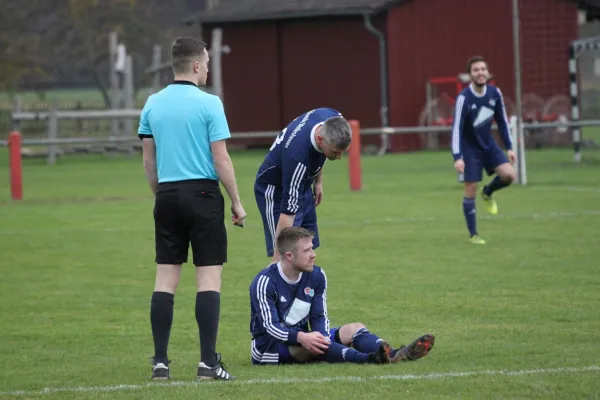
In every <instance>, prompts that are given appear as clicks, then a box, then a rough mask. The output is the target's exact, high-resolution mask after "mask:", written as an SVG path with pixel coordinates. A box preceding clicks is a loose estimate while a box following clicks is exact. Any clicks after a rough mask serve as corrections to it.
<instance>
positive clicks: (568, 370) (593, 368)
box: [0, 365, 600, 396]
mask: <svg viewBox="0 0 600 400" xmlns="http://www.w3.org/2000/svg"><path fill="white" fill-rule="evenodd" d="M598 371H600V366H598V365H590V366H588V367H579V368H577V367H562V368H544V369H521V370H514V371H507V370H496V371H466V372H432V373H429V374H423V375H413V374H408V375H379V376H366V377H362V376H332V377H323V378H316V379H304V378H272V379H249V380H235V381H230V382H222V381H221V382H218V381H208V382H198V381H174V382H170V383H145V384H138V385H133V384H122V385H114V386H80V387H70V388H46V389H43V390H15V391H11V392H0V396H39V395H44V394H53V393H64V392H119V391H125V390H139V389H149V388H155V387H192V386H200V385H215V384H225V385H267V384H273V383H275V384H286V383H294V384H298V383H304V384H307V383H328V382H369V381H379V380H394V381H413V380H439V379H448V378H465V377H472V376H520V375H541V374H577V373H583V372H598Z"/></svg>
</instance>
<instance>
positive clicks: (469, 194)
mask: <svg viewBox="0 0 600 400" xmlns="http://www.w3.org/2000/svg"><path fill="white" fill-rule="evenodd" d="M467 72H468V73H469V76H470V78H471V84H470V85H469V87H467V88H465V89H464V90H463V91H462V92H461V93H460V94H459V95H458V97H457V99H456V109H455V112H454V122H453V127H452V155H453V157H454V168H455V169H456V171H457V172H458V173H459V174H460V175H459V179H460V180H461V181H462V182H464V185H465V193H464V199H463V213H464V215H465V220H466V222H467V228H468V230H469V235H470V241H471V243H474V244H485V240H483V239H482V238H481V237H480V236H479V234H478V233H477V223H476V212H475V197H476V194H477V183H478V182H480V181H481V180H482V178H483V174H482V169H485V171H486V173H487V174H488V175H492V174H494V173H495V174H496V177H494V179H493V180H492V181H491V182H490V183H489V184H488V185H486V186H484V187H483V189H482V190H481V197H482V199H483V201H484V202H485V207H486V210H487V211H488V212H489V213H490V214H497V213H498V205H497V204H496V201H495V200H494V199H493V198H492V194H493V193H494V192H496V191H498V190H500V189H502V188H505V187H507V186H509V185H510V184H511V183H512V182H513V181H514V180H515V177H516V176H515V170H514V168H513V166H512V164H514V163H515V161H516V155H515V153H514V152H513V150H512V142H511V137H510V131H509V126H508V125H509V124H508V118H507V116H506V108H505V107H504V100H503V98H502V92H501V91H500V89H499V88H497V87H495V86H492V85H489V84H487V81H488V77H489V74H488V67H487V62H486V61H485V60H484V59H483V57H479V56H476V57H473V58H471V59H470V60H469V62H468V64H467ZM493 120H495V121H496V124H497V125H498V130H499V132H500V135H501V137H502V141H503V142H504V147H505V148H506V150H507V155H508V159H507V157H506V156H505V155H504V153H503V152H502V150H501V149H500V147H499V146H498V144H496V141H495V140H494V137H493V136H492V121H493ZM509 161H510V162H509Z"/></svg>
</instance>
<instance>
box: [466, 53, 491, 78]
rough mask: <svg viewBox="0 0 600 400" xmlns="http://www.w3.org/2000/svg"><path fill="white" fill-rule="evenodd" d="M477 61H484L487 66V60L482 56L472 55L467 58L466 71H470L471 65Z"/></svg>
mask: <svg viewBox="0 0 600 400" xmlns="http://www.w3.org/2000/svg"><path fill="white" fill-rule="evenodd" d="M478 62H484V63H485V65H486V67H487V61H485V58H483V56H473V57H471V58H469V61H468V62H467V73H468V74H470V73H471V66H472V65H473V64H475V63H478Z"/></svg>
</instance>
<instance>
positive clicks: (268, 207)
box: [265, 185, 276, 246]
mask: <svg viewBox="0 0 600 400" xmlns="http://www.w3.org/2000/svg"><path fill="white" fill-rule="evenodd" d="M274 193H275V186H273V185H268V186H267V190H265V213H266V214H267V225H268V226H269V233H270V234H271V242H272V244H273V246H275V227H276V226H275V213H274V209H275V208H274V207H275V201H274Z"/></svg>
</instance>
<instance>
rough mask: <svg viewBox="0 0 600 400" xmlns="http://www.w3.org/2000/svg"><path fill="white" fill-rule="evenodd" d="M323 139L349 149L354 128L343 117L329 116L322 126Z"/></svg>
mask: <svg viewBox="0 0 600 400" xmlns="http://www.w3.org/2000/svg"><path fill="white" fill-rule="evenodd" d="M321 131H322V135H323V139H325V141H326V142H327V143H328V144H331V145H333V146H335V147H336V148H338V149H347V148H348V147H349V146H350V141H351V140H352V129H351V128H350V124H349V123H348V121H346V119H344V118H343V117H333V118H329V119H328V120H326V121H325V123H324V124H323V128H321Z"/></svg>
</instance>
